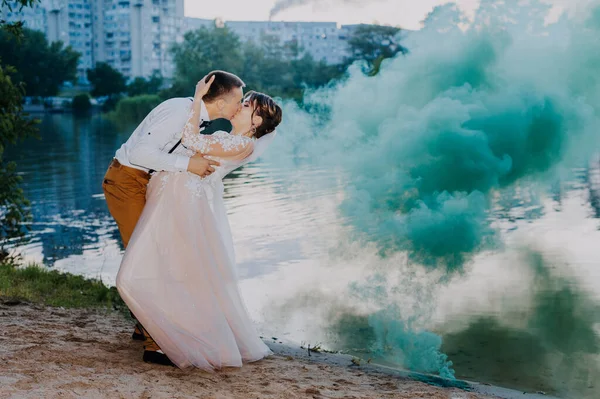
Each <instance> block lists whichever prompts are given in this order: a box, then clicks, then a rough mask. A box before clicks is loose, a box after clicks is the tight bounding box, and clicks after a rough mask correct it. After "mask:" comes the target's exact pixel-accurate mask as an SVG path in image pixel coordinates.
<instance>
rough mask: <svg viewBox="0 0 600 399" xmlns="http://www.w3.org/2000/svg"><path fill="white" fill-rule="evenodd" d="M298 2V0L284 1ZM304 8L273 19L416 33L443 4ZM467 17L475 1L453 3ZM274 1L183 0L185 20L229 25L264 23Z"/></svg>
mask: <svg viewBox="0 0 600 399" xmlns="http://www.w3.org/2000/svg"><path fill="white" fill-rule="evenodd" d="M288 1H290V2H300V1H301V0H288ZM303 2H306V3H309V4H308V5H304V6H299V7H292V8H289V9H287V10H285V11H283V12H282V13H280V14H278V15H277V16H275V17H274V18H273V20H275V21H330V22H338V23H340V24H353V23H374V22H376V23H379V24H388V25H394V26H400V27H402V28H405V29H419V28H420V22H421V21H422V20H423V19H424V18H425V16H426V15H427V13H429V12H430V11H431V10H432V9H433V7H435V6H437V5H440V4H444V3H448V1H447V0H312V1H311V0H304V1H303ZM454 2H455V3H457V4H458V5H459V6H460V7H461V8H462V9H464V10H465V11H466V12H467V14H471V13H472V12H473V11H474V10H475V9H476V8H477V5H478V4H479V0H456V1H454ZM275 3H276V0H185V14H186V16H188V17H196V18H205V19H215V18H222V19H224V20H229V21H232V20H234V21H248V20H250V21H252V20H254V21H264V20H267V19H269V13H270V10H271V9H272V8H273V6H274V5H275Z"/></svg>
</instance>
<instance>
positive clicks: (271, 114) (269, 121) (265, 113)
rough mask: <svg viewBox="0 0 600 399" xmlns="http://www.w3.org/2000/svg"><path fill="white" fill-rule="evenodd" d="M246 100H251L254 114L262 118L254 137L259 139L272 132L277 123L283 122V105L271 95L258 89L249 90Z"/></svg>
mask: <svg viewBox="0 0 600 399" xmlns="http://www.w3.org/2000/svg"><path fill="white" fill-rule="evenodd" d="M244 101H249V102H250V104H251V105H252V108H254V111H253V113H252V115H253V116H254V114H256V115H258V116H260V117H261V118H262V123H261V124H260V125H259V126H256V130H255V131H254V137H255V138H257V139H259V138H261V137H262V136H264V135H265V134H269V133H272V132H273V131H274V130H275V128H276V127H277V125H279V124H280V123H281V117H282V111H281V107H280V106H279V105H277V103H276V102H275V101H274V100H273V99H272V98H271V97H269V96H267V95H266V94H263V93H258V92H256V91H249V92H248V93H247V94H246V96H245V97H244Z"/></svg>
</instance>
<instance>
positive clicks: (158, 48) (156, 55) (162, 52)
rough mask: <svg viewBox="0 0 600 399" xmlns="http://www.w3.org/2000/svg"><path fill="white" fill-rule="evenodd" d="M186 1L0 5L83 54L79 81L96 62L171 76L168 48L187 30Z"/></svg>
mask: <svg viewBox="0 0 600 399" xmlns="http://www.w3.org/2000/svg"><path fill="white" fill-rule="evenodd" d="M183 1H184V0H42V2H41V3H39V4H37V5H35V6H34V7H32V8H24V9H23V10H22V11H21V12H17V11H16V10H13V11H10V10H8V8H7V7H3V8H2V9H1V12H2V15H3V16H4V18H5V19H6V20H7V21H9V22H15V21H18V20H22V21H23V22H24V24H25V26H27V27H28V28H31V29H37V30H41V31H43V32H45V33H46V36H47V37H48V40H49V41H51V42H52V41H58V40H60V41H62V42H63V43H65V44H66V45H70V46H71V47H73V49H74V50H75V51H78V52H79V53H81V58H80V62H79V66H78V69H77V72H78V76H79V78H80V80H82V81H85V80H86V71H87V70H88V69H90V68H93V67H94V66H95V65H96V63H97V62H106V63H108V64H109V65H111V66H112V67H114V68H115V69H117V70H119V71H120V72H121V73H123V74H124V75H125V76H127V77H130V78H131V77H136V76H145V77H148V76H150V75H152V74H153V73H160V74H162V75H163V76H165V77H170V76H172V75H173V72H174V66H173V60H172V57H171V55H170V53H169V49H170V47H171V46H172V44H173V43H175V42H176V40H177V37H178V36H181V35H182V34H183V32H184V31H185V26H184V15H183Z"/></svg>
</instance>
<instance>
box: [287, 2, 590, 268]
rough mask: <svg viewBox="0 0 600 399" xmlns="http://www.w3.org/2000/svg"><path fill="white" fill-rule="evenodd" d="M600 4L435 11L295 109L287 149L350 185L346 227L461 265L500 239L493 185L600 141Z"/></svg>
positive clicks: (383, 244) (439, 262) (386, 245)
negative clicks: (572, 9)
mask: <svg viewBox="0 0 600 399" xmlns="http://www.w3.org/2000/svg"><path fill="white" fill-rule="evenodd" d="M598 10H600V8H596V9H593V12H591V14H589V17H588V18H587V19H586V20H585V21H584V22H582V21H579V20H570V19H568V18H566V17H564V18H562V19H560V20H559V21H558V22H556V23H554V24H551V25H547V26H546V25H544V18H545V16H546V12H547V11H548V6H545V5H542V4H541V3H538V2H536V1H531V2H528V4H527V5H518V4H517V2H516V1H506V2H501V1H495V0H488V1H483V2H482V5H481V7H480V9H479V11H478V12H477V14H476V16H475V20H474V21H473V22H472V24H471V25H469V27H468V28H467V29H465V30H461V29H459V28H458V27H457V23H458V22H460V21H463V20H464V17H463V16H462V15H461V14H460V12H459V11H458V9H457V8H456V7H455V6H454V5H446V6H442V7H438V8H436V9H435V10H434V11H433V12H432V13H431V15H429V17H428V18H427V20H426V21H425V26H424V28H423V29H422V30H420V31H418V32H414V33H411V34H409V35H408V36H407V37H406V38H405V39H404V40H403V43H404V44H405V45H406V46H407V47H408V48H409V50H410V53H409V54H408V55H406V56H399V57H397V58H395V59H392V60H387V61H386V62H384V64H383V66H382V68H381V72H380V73H379V74H378V75H377V76H374V77H369V76H365V75H363V74H362V73H361V71H360V68H359V67H355V68H351V69H350V71H349V76H348V78H347V80H345V81H344V82H342V83H340V84H338V85H337V86H336V87H333V88H328V89H326V90H322V91H319V92H316V93H313V94H312V95H310V96H307V98H306V103H307V104H309V106H310V109H311V110H315V109H317V110H328V112H327V114H326V115H327V118H326V120H325V121H323V115H324V113H323V112H318V113H316V112H303V111H301V110H300V109H299V108H298V107H296V106H288V107H287V110H286V119H287V120H286V121H285V122H284V126H283V127H282V129H281V130H282V131H284V132H285V136H286V140H285V141H284V140H282V143H280V150H281V151H279V154H280V155H281V157H282V158H283V157H288V159H289V158H294V156H296V157H300V158H296V159H302V161H301V162H304V161H306V160H308V162H310V163H312V164H315V165H319V166H323V167H328V168H331V169H333V170H335V171H336V173H340V174H342V175H343V178H344V180H345V181H346V182H347V184H346V186H345V188H344V190H345V200H344V202H343V204H342V206H341V210H342V212H343V213H344V215H346V216H347V220H348V223H350V225H351V226H352V227H353V229H354V231H355V232H356V233H357V235H358V236H360V237H361V238H363V239H367V240H370V241H374V242H376V243H378V244H379V245H380V248H381V250H382V253H388V252H389V251H407V252H408V253H409V255H410V257H411V259H412V260H414V261H415V262H418V263H420V264H424V265H427V266H431V267H445V268H447V269H448V270H451V271H452V270H457V269H460V268H461V267H462V266H463V265H464V264H465V262H468V261H469V260H470V259H471V257H472V256H473V254H475V253H477V252H478V251H481V250H482V249H486V248H490V247H493V246H495V245H497V244H498V237H497V236H498V234H497V232H496V231H495V230H494V229H493V228H492V227H491V225H490V221H491V219H492V216H493V215H491V213H490V209H491V206H492V205H493V203H492V198H491V195H490V194H492V193H494V192H496V191H497V190H500V189H503V188H507V187H510V186H512V185H514V184H516V183H519V184H521V183H522V182H527V181H535V180H545V179H548V178H550V177H551V176H552V175H553V174H554V173H555V172H556V171H557V169H558V168H559V167H564V165H567V164H574V163H575V162H577V161H580V160H581V159H583V158H585V157H586V156H588V155H589V154H590V153H591V151H593V150H595V148H597V144H598V141H599V136H600V134H599V133H600V122H599V118H598V111H599V110H600V94H599V93H600V90H598V89H599V88H600V87H599V83H600V68H598V67H599V66H600V56H599V55H598V54H600V41H598V40H597V37H598V34H600V17H599V15H600V11H598Z"/></svg>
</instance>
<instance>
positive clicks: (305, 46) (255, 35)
mask: <svg viewBox="0 0 600 399" xmlns="http://www.w3.org/2000/svg"><path fill="white" fill-rule="evenodd" d="M225 26H226V27H227V28H229V29H231V31H233V32H235V33H236V34H237V35H238V36H240V38H241V39H242V41H255V42H257V41H258V40H259V39H260V37H261V35H271V36H274V37H277V38H278V39H279V40H280V42H281V43H295V44H297V45H298V47H299V48H300V50H301V52H300V54H299V56H303V55H304V54H310V55H311V56H312V57H313V58H314V59H315V60H317V61H325V62H326V63H328V64H337V63H340V62H342V61H343V60H344V58H345V57H346V55H347V44H346V41H345V40H344V38H343V37H340V33H341V30H340V29H338V26H337V23H336V22H284V21H228V22H225Z"/></svg>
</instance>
